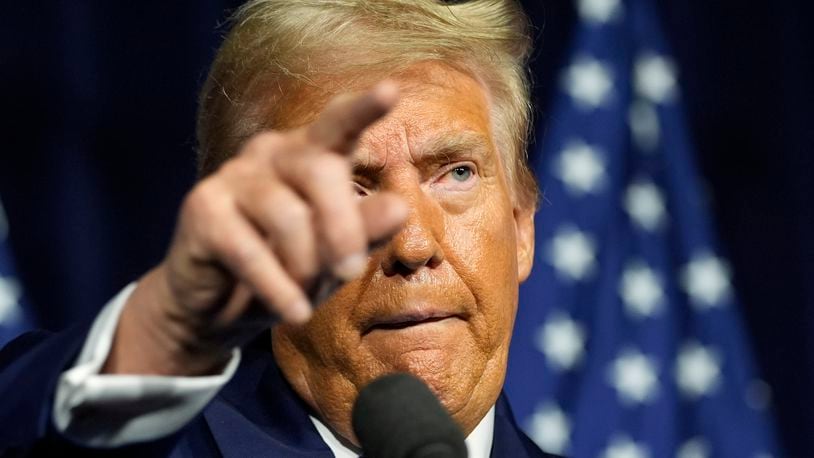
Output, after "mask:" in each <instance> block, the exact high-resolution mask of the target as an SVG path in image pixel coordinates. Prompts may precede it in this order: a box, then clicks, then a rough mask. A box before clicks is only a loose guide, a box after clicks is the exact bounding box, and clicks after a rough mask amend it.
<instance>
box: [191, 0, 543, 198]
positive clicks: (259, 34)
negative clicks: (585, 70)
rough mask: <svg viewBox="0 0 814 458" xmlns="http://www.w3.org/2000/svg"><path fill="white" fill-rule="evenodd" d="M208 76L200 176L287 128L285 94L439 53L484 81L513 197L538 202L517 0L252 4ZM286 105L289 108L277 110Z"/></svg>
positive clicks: (524, 37)
mask: <svg viewBox="0 0 814 458" xmlns="http://www.w3.org/2000/svg"><path fill="white" fill-rule="evenodd" d="M231 23H232V29H231V31H230V32H229V34H228V35H227V36H226V39H225V41H224V43H223V45H222V46H221V48H220V50H219V51H218V54H217V56H216V58H215V62H214V63H213V65H212V68H211V70H210V73H209V77H208V78H207V81H206V83H205V84H204V87H203V90H202V93H201V98H200V107H199V113H198V126H197V133H198V146H199V151H198V163H199V173H200V175H201V176H204V175H207V174H209V173H211V172H212V171H214V170H215V169H216V168H217V167H218V166H219V165H220V164H221V163H222V162H224V161H225V160H226V159H228V158H229V157H230V156H231V155H233V154H234V153H235V152H236V151H238V150H239V148H240V145H241V144H242V143H243V142H244V141H245V140H246V139H248V138H249V137H250V136H252V135H254V134H255V133H257V132H259V131H261V130H265V129H275V128H280V127H281V126H284V125H285V119H284V116H285V115H286V114H287V113H288V114H290V112H291V111H292V110H297V109H298V107H299V109H302V110H305V109H306V108H304V107H302V104H298V103H291V102H292V100H291V97H294V96H293V95H292V94H297V93H300V90H303V89H304V90H307V91H309V93H310V94H312V95H317V96H329V95H333V94H337V93H339V92H343V91H345V90H348V89H353V88H354V85H356V84H359V83H362V82H364V83H370V82H371V81H368V80H367V79H366V78H368V79H369V78H371V76H372V75H375V77H377V78H383V77H387V76H388V75H393V74H395V73H397V72H400V71H405V70H407V69H408V68H409V67H410V66H412V65H415V64H417V63H419V62H426V61H440V62H444V63H445V64H447V65H450V66H452V67H455V68H456V69H458V70H461V71H464V72H466V73H468V74H471V75H472V76H474V77H476V78H477V79H479V80H481V81H482V82H483V83H484V84H485V85H486V86H487V88H488V90H489V92H490V95H491V97H492V99H493V113H492V122H493V125H494V128H495V136H496V139H495V142H496V143H497V145H496V146H497V147H498V149H499V150H500V152H501V154H502V155H503V158H504V160H503V162H504V164H505V167H506V172H507V175H508V179H509V181H510V183H512V184H513V185H512V193H513V197H514V198H515V202H516V203H517V204H519V205H522V206H534V205H536V201H537V185H536V183H535V181H534V178H533V176H532V174H531V172H530V170H529V168H528V166H527V157H526V147H527V138H528V130H529V123H530V112H531V108H530V103H529V82H528V75H527V67H526V61H527V58H528V54H529V52H530V48H531V45H530V43H531V40H530V38H529V24H528V20H527V19H526V16H525V15H524V13H523V11H522V8H521V7H520V6H519V5H518V4H517V2H516V1H515V0H470V1H465V2H446V3H444V2H441V1H438V0H251V1H249V2H248V3H246V4H245V5H243V6H242V7H241V8H240V9H238V10H237V11H236V13H235V14H234V15H233V17H232V19H231ZM279 107H284V108H285V109H286V110H287V113H281V112H280V111H279Z"/></svg>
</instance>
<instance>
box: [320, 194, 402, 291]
mask: <svg viewBox="0 0 814 458" xmlns="http://www.w3.org/2000/svg"><path fill="white" fill-rule="evenodd" d="M360 211H361V213H362V220H363V222H364V225H365V229H366V231H365V232H366V233H367V235H368V248H369V249H371V250H372V249H375V248H376V245H378V244H381V243H384V242H385V241H386V240H387V239H388V238H390V237H391V236H392V235H393V234H395V233H396V232H397V231H398V230H399V229H400V228H401V226H402V225H403V224H404V221H406V219H407V213H408V211H409V209H408V208H407V204H406V203H405V202H404V200H403V199H401V198H400V197H398V196H396V195H395V194H391V193H382V194H378V195H374V196H371V197H369V198H366V199H363V200H362V201H361V202H360ZM342 283H343V282H342V281H341V280H339V279H337V278H336V277H333V276H331V275H322V276H320V277H319V278H318V279H317V281H315V282H314V284H313V286H312V287H311V288H310V289H308V297H309V298H310V299H311V303H312V304H314V306H315V307H316V306H318V305H319V304H321V303H322V302H324V301H325V300H326V299H328V297H330V296H331V295H332V294H333V293H334V292H335V291H336V290H337V289H338V288H339V287H340V286H342Z"/></svg>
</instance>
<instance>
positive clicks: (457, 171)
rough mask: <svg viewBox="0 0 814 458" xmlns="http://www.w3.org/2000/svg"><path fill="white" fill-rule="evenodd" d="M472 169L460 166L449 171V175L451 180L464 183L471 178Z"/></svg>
mask: <svg viewBox="0 0 814 458" xmlns="http://www.w3.org/2000/svg"><path fill="white" fill-rule="evenodd" d="M472 173H473V172H472V168H471V167H469V166H468V165H460V166H458V167H455V168H454V169H452V170H450V171H449V175H450V176H451V177H452V179H453V180H455V181H458V182H460V183H463V182H466V181H467V180H469V179H470V178H472Z"/></svg>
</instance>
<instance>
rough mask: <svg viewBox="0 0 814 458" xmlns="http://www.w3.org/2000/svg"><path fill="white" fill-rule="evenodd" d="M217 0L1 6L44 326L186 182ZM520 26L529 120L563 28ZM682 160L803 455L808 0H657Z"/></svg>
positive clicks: (147, 244)
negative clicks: (684, 117)
mask: <svg viewBox="0 0 814 458" xmlns="http://www.w3.org/2000/svg"><path fill="white" fill-rule="evenodd" d="M237 3H239V2H238V1H236V0H195V1H189V0H187V1H176V2H158V1H156V2H137V3H133V4H127V3H124V2H116V3H114V2H102V1H97V2H92V1H71V2H68V1H64V2H57V1H51V2H39V1H30V2H11V1H5V2H3V5H2V8H0V139H2V143H0V148H1V149H0V151H2V154H0V198H2V200H3V203H4V205H5V207H6V212H7V213H8V216H9V220H10V222H11V240H12V242H13V248H14V252H15V255H16V258H17V262H18V268H19V271H20V274H21V276H22V279H23V281H24V284H25V287H26V291H27V294H28V298H29V301H30V302H31V303H32V304H33V305H34V307H35V310H36V312H37V314H38V316H37V318H38V320H39V323H40V324H41V325H43V326H44V327H46V328H51V329H59V328H62V327H64V326H65V325H66V324H67V323H69V322H73V321H77V320H86V319H90V317H92V316H93V314H94V313H95V312H96V311H97V310H98V308H99V307H100V306H101V305H103V304H104V303H105V302H106V301H107V299H108V298H110V297H111V296H112V295H113V294H114V293H115V292H116V291H117V290H118V289H120V288H121V287H122V286H123V285H124V284H126V283H127V282H129V281H131V280H133V279H135V278H137V277H138V276H139V275H140V274H141V273H142V272H144V271H145V270H146V269H147V268H148V267H150V266H151V265H153V264H155V263H156V262H158V261H159V260H160V259H161V257H162V255H163V251H164V249H165V247H166V245H167V241H168V238H169V236H170V234H171V230H172V226H173V219H174V214H175V211H176V208H177V205H178V203H179V201H180V199H181V196H182V195H183V193H184V192H185V190H186V189H188V188H189V186H190V185H191V183H192V182H193V180H194V165H193V153H192V149H193V145H194V132H193V127H194V113H195V99H196V92H197V89H198V87H199V86H200V83H201V82H202V81H203V78H204V76H205V72H206V68H207V65H208V63H209V61H210V59H211V58H212V55H213V53H214V50H215V49H216V47H217V44H218V42H219V38H220V35H221V33H222V30H219V29H217V25H218V24H219V23H220V22H221V21H222V20H223V19H224V17H225V15H226V13H225V11H226V10H227V9H228V8H231V7H234V6H235V5H236V4H237ZM524 3H525V4H526V5H527V7H528V10H529V12H530V13H531V14H532V16H533V18H534V21H535V23H536V24H537V25H538V27H539V28H540V29H541V30H540V31H539V35H540V44H539V45H538V51H537V53H536V56H535V60H534V63H533V65H534V70H535V74H536V99H537V102H538V116H539V117H541V119H542V120H545V117H546V110H547V109H546V106H547V101H548V96H549V94H550V90H551V88H552V82H553V81H554V77H555V73H554V69H555V68H556V67H557V66H558V65H559V64H560V63H561V59H562V58H563V53H564V52H565V50H566V44H567V42H568V39H569V37H570V33H571V31H572V25H573V23H574V16H575V15H574V11H573V6H572V4H571V2H570V1H565V0H545V1H544V0H528V1H526V2H524ZM659 5H660V7H661V11H660V13H661V15H662V19H663V20H664V24H665V26H666V27H667V31H668V35H669V37H670V39H671V41H672V46H673V48H674V50H675V51H676V57H677V58H678V61H679V66H680V68H681V69H682V71H683V73H682V75H681V76H682V85H683V88H682V89H683V91H682V92H683V94H684V100H685V103H686V104H687V106H688V109H689V115H690V119H689V121H690V126H691V128H692V129H693V135H694V138H695V141H696V145H697V150H698V152H699V157H698V161H699V163H700V165H701V167H702V172H703V174H704V176H705V178H706V182H707V184H708V186H709V190H710V195H711V196H712V198H713V199H714V200H713V202H712V208H713V209H714V211H715V217H716V219H717V224H718V228H719V231H720V238H721V240H722V241H723V244H724V249H725V252H726V253H727V254H728V256H729V258H730V259H731V261H732V262H733V267H734V282H735V286H736V288H737V290H738V292H739V294H740V297H741V299H742V303H743V305H744V316H745V318H746V323H747V326H748V330H749V332H750V334H751V337H752V340H753V343H754V348H755V351H756V352H757V354H756V358H757V361H758V363H759V365H760V368H761V370H762V372H763V376H764V377H765V378H766V379H767V380H768V381H769V382H770V384H771V385H772V386H773V387H774V401H775V411H776V412H777V414H778V420H779V424H780V432H781V438H782V439H783V442H784V446H785V447H786V449H787V451H788V452H789V454H790V455H791V456H804V455H806V454H807V452H808V451H811V450H814V434H811V431H814V407H812V403H811V399H812V396H811V393H810V392H811V389H810V387H811V386H814V337H812V335H814V333H812V331H814V239H813V238H812V237H811V236H810V233H811V232H812V228H814V155H812V151H811V148H812V147H814V127H812V125H811V120H810V118H811V117H810V113H811V109H812V107H814V85H812V84H811V82H812V81H814V28H812V27H811V24H812V22H814V6H812V5H811V4H810V3H808V2H803V1H787V2H758V1H757V0H740V1H736V0H721V1H717V2H708V1H703V0H692V1H686V0H665V1H662V2H659Z"/></svg>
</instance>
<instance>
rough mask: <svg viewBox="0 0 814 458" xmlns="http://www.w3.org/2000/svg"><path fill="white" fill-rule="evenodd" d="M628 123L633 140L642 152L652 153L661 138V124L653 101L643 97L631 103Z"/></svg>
mask: <svg viewBox="0 0 814 458" xmlns="http://www.w3.org/2000/svg"><path fill="white" fill-rule="evenodd" d="M628 124H629V125H630V132H631V135H632V136H633V141H634V142H635V143H636V146H637V147H638V148H639V149H640V150H641V151H642V152H644V153H652V152H653V151H655V150H656V148H657V147H658V146H659V142H660V140H661V124H660V122H659V115H658V113H657V112H656V107H654V106H653V104H652V103H650V102H646V101H644V100H641V99H639V100H636V101H634V102H633V103H631V104H630V110H629V111H628Z"/></svg>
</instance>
